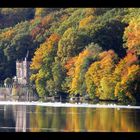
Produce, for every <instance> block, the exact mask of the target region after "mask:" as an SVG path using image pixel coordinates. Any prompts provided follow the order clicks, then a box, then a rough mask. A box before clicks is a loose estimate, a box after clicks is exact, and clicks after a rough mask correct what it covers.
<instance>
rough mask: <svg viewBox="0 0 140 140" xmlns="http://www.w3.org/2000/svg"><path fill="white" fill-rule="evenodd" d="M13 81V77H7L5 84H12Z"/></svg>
mask: <svg viewBox="0 0 140 140" xmlns="http://www.w3.org/2000/svg"><path fill="white" fill-rule="evenodd" d="M12 83H13V81H12V79H11V78H9V77H8V78H6V79H5V80H4V85H5V86H9V85H12Z"/></svg>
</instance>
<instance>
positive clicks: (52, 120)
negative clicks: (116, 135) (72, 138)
mask: <svg viewBox="0 0 140 140" xmlns="http://www.w3.org/2000/svg"><path fill="white" fill-rule="evenodd" d="M0 131H1V132H102V131H105V132H108V131H109V132H110V131H111V132H119V131H122V132H137V131H138V132H140V110H139V109H117V108H116V109H108V108H77V107H43V106H23V105H13V106H11V105H4V106H3V105H1V106H0Z"/></svg>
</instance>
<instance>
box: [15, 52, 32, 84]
mask: <svg viewBox="0 0 140 140" xmlns="http://www.w3.org/2000/svg"><path fill="white" fill-rule="evenodd" d="M27 58H28V52H27V55H26V57H25V59H24V60H23V61H22V60H17V61H16V78H17V82H18V84H21V85H27V84H28V83H29V77H30V62H29V61H28V60H27Z"/></svg>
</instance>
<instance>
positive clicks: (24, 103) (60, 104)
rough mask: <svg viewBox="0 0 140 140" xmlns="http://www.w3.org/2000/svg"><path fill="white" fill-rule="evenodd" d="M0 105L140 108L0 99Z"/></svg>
mask: <svg viewBox="0 0 140 140" xmlns="http://www.w3.org/2000/svg"><path fill="white" fill-rule="evenodd" d="M0 105H36V106H46V107H86V108H117V109H123V108H124V109H125V108H126V109H140V106H131V105H116V104H88V103H61V102H53V103H52V102H38V101H36V102H35V101H32V102H18V101H0Z"/></svg>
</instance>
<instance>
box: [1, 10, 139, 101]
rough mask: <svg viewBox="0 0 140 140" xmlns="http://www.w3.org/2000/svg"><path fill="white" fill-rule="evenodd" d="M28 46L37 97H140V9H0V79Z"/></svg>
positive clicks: (11, 72)
mask: <svg viewBox="0 0 140 140" xmlns="http://www.w3.org/2000/svg"><path fill="white" fill-rule="evenodd" d="M28 50H29V60H30V61H31V65H30V69H31V77H30V81H31V83H32V84H34V85H35V87H36V91H37V93H38V95H39V96H40V97H41V98H44V97H45V96H52V95H56V94H57V93H59V92H63V93H66V94H68V95H70V96H76V95H77V94H79V95H80V96H87V95H88V96H89V98H90V99H100V100H117V101H120V102H121V101H123V102H139V101H140V8H0V81H1V83H2V82H3V80H4V79H6V78H7V77H10V78H12V77H13V76H14V75H15V74H16V67H15V64H16V60H19V59H23V58H24V57H25V55H26V53H27V51H28Z"/></svg>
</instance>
